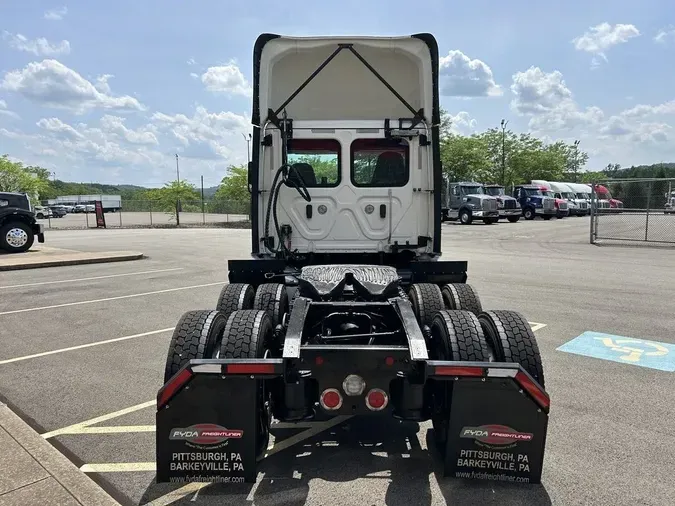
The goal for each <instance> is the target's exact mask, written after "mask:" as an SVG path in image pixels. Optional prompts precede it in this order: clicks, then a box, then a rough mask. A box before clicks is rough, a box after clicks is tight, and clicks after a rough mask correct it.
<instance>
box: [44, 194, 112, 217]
mask: <svg viewBox="0 0 675 506" xmlns="http://www.w3.org/2000/svg"><path fill="white" fill-rule="evenodd" d="M97 200H100V201H101V203H102V204H103V212H105V213H114V212H117V211H119V210H121V209H122V196H121V195H102V194H96V195H62V196H60V197H56V198H55V199H50V200H48V201H47V204H48V205H50V206H53V205H62V206H72V208H73V212H90V211H87V207H86V206H88V205H90V206H93V205H94V203H95V202H96V201H97ZM91 212H93V210H92V211H91Z"/></svg>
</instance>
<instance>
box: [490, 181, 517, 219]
mask: <svg viewBox="0 0 675 506" xmlns="http://www.w3.org/2000/svg"><path fill="white" fill-rule="evenodd" d="M483 188H484V189H485V193H486V194H487V195H490V196H492V197H494V198H496V199H497V208H498V209H499V218H500V219H501V218H506V219H507V220H509V221H510V222H511V223H515V222H517V221H518V220H519V219H520V217H521V216H522V214H523V210H522V209H521V208H520V203H519V202H518V201H517V200H516V199H514V198H513V197H511V196H510V195H507V194H506V191H505V190H504V187H503V186H502V185H500V184H486V185H483Z"/></svg>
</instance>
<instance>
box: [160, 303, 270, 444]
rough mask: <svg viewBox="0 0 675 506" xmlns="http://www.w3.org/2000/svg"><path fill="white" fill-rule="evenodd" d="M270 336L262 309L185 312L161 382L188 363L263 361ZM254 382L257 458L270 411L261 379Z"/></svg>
mask: <svg viewBox="0 0 675 506" xmlns="http://www.w3.org/2000/svg"><path fill="white" fill-rule="evenodd" d="M273 336H274V325H273V322H272V316H271V315H270V313H269V312H268V311H265V310H257V309H243V310H235V311H233V312H232V313H231V314H230V315H229V317H226V316H225V314H224V313H222V312H221V311H218V310H215V311H214V310H198V311H188V312H187V313H185V314H184V315H183V316H182V317H181V319H180V320H179V321H178V325H176V328H175V329H174V333H173V336H172V338H171V343H170V344H169V354H168V357H167V361H166V366H165V371H164V383H165V384H166V383H167V382H168V381H169V380H170V379H171V378H172V377H173V376H174V375H175V374H176V373H177V372H178V371H179V370H180V369H182V368H183V367H184V366H185V365H186V364H187V363H188V362H189V361H190V360H197V359H205V358H206V359H208V358H264V357H265V356H266V353H267V349H268V346H269V343H270V342H271V340H272V338H273ZM255 381H256V387H257V388H256V391H257V394H258V395H259V398H258V416H257V423H256V456H260V455H261V454H262V453H263V452H264V451H265V450H266V449H267V445H268V444H269V436H270V430H269V429H270V424H271V422H272V411H271V409H272V408H271V398H270V395H269V392H268V391H267V389H266V388H265V382H264V380H255ZM214 402H215V401H214Z"/></svg>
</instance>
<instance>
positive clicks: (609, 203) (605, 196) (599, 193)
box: [595, 184, 623, 212]
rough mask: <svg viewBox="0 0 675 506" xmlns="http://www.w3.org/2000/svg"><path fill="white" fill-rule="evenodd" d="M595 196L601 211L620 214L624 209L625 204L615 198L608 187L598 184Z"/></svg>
mask: <svg viewBox="0 0 675 506" xmlns="http://www.w3.org/2000/svg"><path fill="white" fill-rule="evenodd" d="M595 194H596V198H597V199H598V201H599V207H600V209H601V210H607V211H609V212H620V211H621V209H623V202H621V201H620V200H617V199H615V198H613V197H612V194H611V192H610V191H609V189H608V188H607V187H606V186H603V185H601V184H596V185H595Z"/></svg>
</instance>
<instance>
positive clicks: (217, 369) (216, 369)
mask: <svg viewBox="0 0 675 506" xmlns="http://www.w3.org/2000/svg"><path fill="white" fill-rule="evenodd" d="M192 372H205V373H210V374H220V373H221V372H223V366H222V365H220V364H201V365H196V366H194V367H193V368H192Z"/></svg>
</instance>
